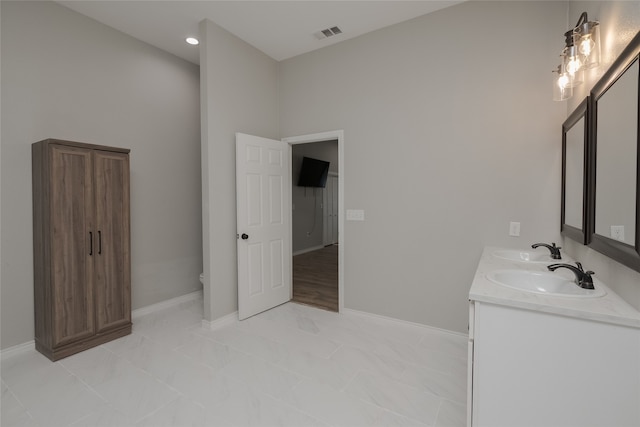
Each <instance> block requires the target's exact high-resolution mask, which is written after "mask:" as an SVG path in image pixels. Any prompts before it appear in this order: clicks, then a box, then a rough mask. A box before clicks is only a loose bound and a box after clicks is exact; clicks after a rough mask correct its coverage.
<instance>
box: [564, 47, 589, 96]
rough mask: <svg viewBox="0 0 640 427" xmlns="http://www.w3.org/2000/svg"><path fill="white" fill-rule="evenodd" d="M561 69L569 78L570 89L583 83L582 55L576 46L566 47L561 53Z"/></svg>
mask: <svg viewBox="0 0 640 427" xmlns="http://www.w3.org/2000/svg"><path fill="white" fill-rule="evenodd" d="M562 56H563V58H562V69H563V70H565V71H566V72H567V74H568V75H569V77H570V82H569V85H570V86H571V87H576V86H580V85H581V84H582V83H583V82H584V67H583V66H582V55H580V53H579V51H578V47H577V46H576V45H570V46H566V47H565V48H564V51H563V52H562Z"/></svg>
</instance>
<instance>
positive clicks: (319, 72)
mask: <svg viewBox="0 0 640 427" xmlns="http://www.w3.org/2000/svg"><path fill="white" fill-rule="evenodd" d="M566 12H567V4H566V3H564V2H545V1H542V2H481V1H473V2H467V3H463V4H460V5H457V6H454V7H451V8H447V9H444V10H441V11H438V12H435V13H433V14H429V15H426V16H423V17H420V18H417V19H414V20H411V21H408V22H405V23H401V24H398V25H394V26H392V27H388V28H385V29H382V30H379V31H376V32H373V33H370V34H367V35H364V36H361V37H358V38H356V39H352V40H349V41H345V42H343V43H340V44H337V45H334V46H330V47H327V48H324V49H321V50H318V51H315V52H311V53H308V54H305V55H301V56H298V57H295V58H292V59H289V60H286V61H283V62H282V63H281V73H280V119H281V127H280V133H281V134H282V136H283V137H287V136H293V135H300V134H308V133H314V132H321V131H326V130H332V129H343V130H344V132H345V148H344V150H345V155H344V159H343V160H342V161H343V162H344V167H345V177H344V183H345V190H344V198H345V209H364V210H365V218H366V220H365V221H363V222H350V221H347V222H346V223H345V230H344V236H343V238H344V242H345V244H344V250H345V265H344V269H345V272H344V273H345V307H347V308H351V309H356V310H362V311H366V312H371V313H376V314H380V315H385V316H390V317H395V318H399V319H404V320H408V321H413V322H418V323H423V324H428V325H432V326H436V327H440V328H444V329H449V330H455V331H460V332H466V330H467V319H468V315H467V305H468V302H467V300H468V291H469V287H470V285H471V281H472V278H473V274H474V272H475V269H476V266H477V262H478V259H479V256H480V253H481V251H482V248H483V247H484V246H485V245H500V246H508V247H527V246H528V245H530V244H531V243H534V242H536V241H547V242H549V241H558V240H559V238H560V236H559V212H560V202H559V201H560V185H559V183H560V161H561V159H560V157H561V156H560V126H561V123H562V121H563V120H564V117H565V114H566V105H564V104H563V103H554V102H553V101H552V92H551V77H552V75H551V72H550V71H551V70H552V69H553V67H554V65H555V61H556V60H557V55H558V47H559V43H562V34H563V33H564V31H565V30H566V28H565V27H566ZM560 47H561V46H560ZM510 221H519V222H521V225H522V234H521V236H520V237H509V236H508V230H509V222H510Z"/></svg>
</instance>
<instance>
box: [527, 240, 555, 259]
mask: <svg viewBox="0 0 640 427" xmlns="http://www.w3.org/2000/svg"><path fill="white" fill-rule="evenodd" d="M538 246H544V247H545V248H547V249H549V251H551V258H552V259H562V255H560V249H562V248H561V247H560V246H556V244H555V243H552V244H551V245H547V244H546V243H534V244H533V245H531V247H532V248H533V249H535V248H537V247H538Z"/></svg>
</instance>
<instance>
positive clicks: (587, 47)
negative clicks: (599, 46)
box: [580, 37, 596, 57]
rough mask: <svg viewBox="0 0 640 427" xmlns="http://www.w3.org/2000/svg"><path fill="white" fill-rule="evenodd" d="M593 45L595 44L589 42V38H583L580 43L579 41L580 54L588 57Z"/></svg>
mask: <svg viewBox="0 0 640 427" xmlns="http://www.w3.org/2000/svg"><path fill="white" fill-rule="evenodd" d="M595 45H596V44H595V43H594V41H593V40H591V37H583V38H582V41H580V53H581V54H583V55H584V56H587V57H588V56H589V55H591V51H592V50H593V48H594V46H595Z"/></svg>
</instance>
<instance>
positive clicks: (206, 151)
mask: <svg viewBox="0 0 640 427" xmlns="http://www.w3.org/2000/svg"><path fill="white" fill-rule="evenodd" d="M200 42H201V44H200V81H201V85H202V86H201V92H200V93H201V117H202V119H201V122H202V183H203V185H202V224H203V242H202V243H203V257H204V282H205V285H204V300H205V310H204V316H205V320H208V321H211V320H215V319H219V318H220V317H223V316H225V315H227V314H231V313H233V312H234V311H236V310H237V309H238V272H237V267H236V260H237V251H236V186H235V182H236V172H235V171H236V166H235V165H236V151H235V132H242V133H247V134H250V135H257V136H261V137H264V138H272V139H278V138H279V135H278V109H277V105H278V63H277V62H276V61H275V60H273V59H271V58H269V57H268V56H267V55H265V54H264V53H262V52H260V51H259V50H258V49H256V48H254V47H252V46H250V45H249V44H247V43H245V42H244V41H242V40H240V39H239V38H237V37H235V36H234V35H233V34H231V33H229V32H228V31H226V30H224V29H223V28H221V27H219V26H218V25H216V24H214V23H213V22H211V21H208V20H205V21H202V22H201V23H200Z"/></svg>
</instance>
